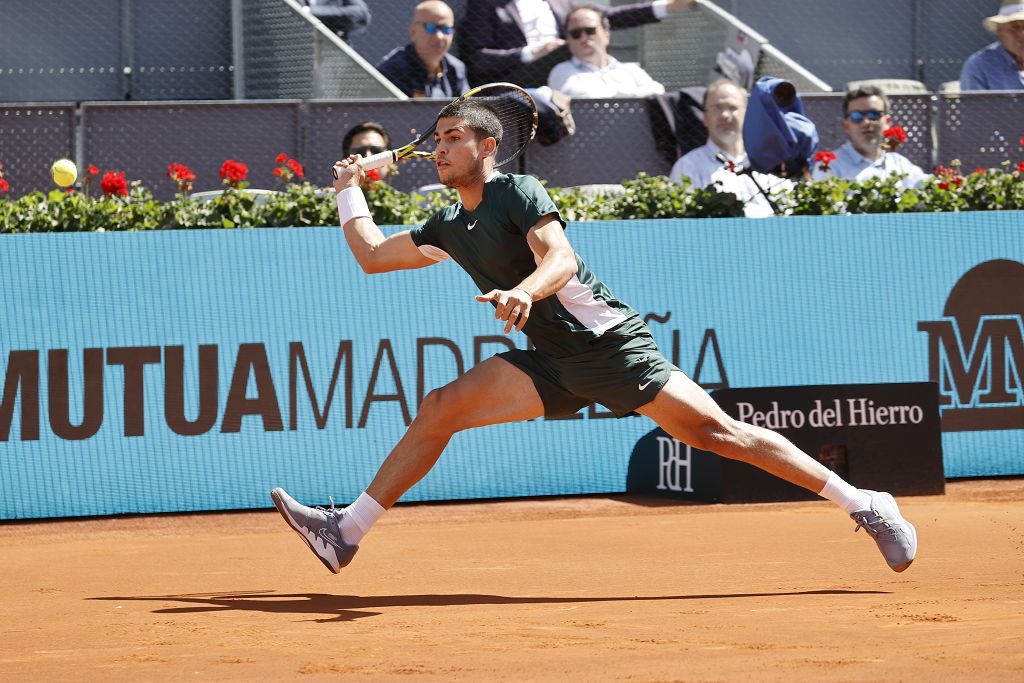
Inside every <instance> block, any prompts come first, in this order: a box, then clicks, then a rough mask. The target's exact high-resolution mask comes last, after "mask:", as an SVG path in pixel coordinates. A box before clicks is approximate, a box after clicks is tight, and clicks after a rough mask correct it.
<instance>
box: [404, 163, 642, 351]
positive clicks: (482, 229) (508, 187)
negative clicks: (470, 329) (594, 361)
mask: <svg viewBox="0 0 1024 683" xmlns="http://www.w3.org/2000/svg"><path fill="white" fill-rule="evenodd" d="M550 214H554V215H555V216H557V217H558V220H559V221H560V222H561V223H562V226H563V227H564V226H565V221H563V220H562V217H561V216H560V215H559V214H558V209H556V208H555V204H554V202H552V201H551V197H549V196H548V193H547V191H546V190H545V189H544V188H543V186H541V184H540V182H538V181H537V179H536V178H534V177H533V176H528V175H513V174H511V173H507V174H499V173H495V174H494V175H492V176H491V177H490V178H489V179H488V180H487V182H486V183H485V184H484V194H483V201H481V202H480V205H479V206H477V207H476V209H475V210H473V211H469V210H468V209H466V207H464V206H463V205H462V202H461V201H459V202H455V203H454V204H451V205H450V206H446V207H445V208H443V209H441V210H440V211H438V212H437V213H435V214H434V215H433V216H431V217H430V218H429V219H428V220H427V222H426V223H424V224H423V225H421V226H419V227H418V228H416V229H414V230H413V231H412V240H413V242H414V243H415V244H416V246H417V247H419V249H420V251H421V252H422V253H423V254H425V255H426V256H428V257H429V258H432V259H434V260H436V261H443V260H446V259H449V258H450V259H452V260H453V261H455V262H456V263H458V264H459V265H460V266H461V267H462V269H463V270H465V271H466V272H467V273H468V274H469V276H470V277H471V278H473V282H475V283H476V286H477V287H479V288H480V292H481V293H483V292H489V291H491V290H492V289H503V290H509V289H512V288H513V287H515V286H516V285H518V284H519V283H520V282H522V281H523V280H524V279H525V278H526V277H527V276H528V275H530V274H531V273H532V272H533V271H534V270H536V269H537V258H536V256H535V255H534V253H533V251H532V250H531V249H530V245H529V243H528V242H527V241H526V233H527V232H529V231H530V228H532V227H533V226H534V225H536V224H537V222H538V221H539V220H540V219H541V218H543V217H544V216H548V215H550ZM576 267H577V272H576V275H574V276H573V277H572V279H570V280H569V282H567V283H566V284H565V286H564V287H562V289H561V290H559V291H558V292H556V293H555V294H554V295H552V296H549V297H546V298H544V299H541V300H540V301H536V302H534V304H533V309H532V311H531V313H530V319H529V320H528V321H527V322H526V326H525V327H524V328H523V331H524V332H525V333H526V334H527V336H529V337H530V339H531V340H532V341H533V345H534V346H535V347H536V348H537V350H538V351H541V352H544V353H546V354H548V355H550V356H553V357H555V358H563V357H566V356H571V355H575V354H577V353H580V352H582V351H585V350H586V349H587V348H588V347H589V346H590V345H591V344H592V342H593V341H594V339H595V338H597V337H599V336H601V335H602V334H604V333H605V332H606V331H608V330H610V329H612V328H613V327H615V326H617V325H619V324H620V323H622V322H623V321H625V320H627V319H628V318H632V317H637V314H636V311H634V310H633V309H632V308H630V307H629V306H628V305H627V304H625V303H623V302H621V301H619V300H618V299H616V298H615V296H614V295H613V294H612V292H611V290H610V289H608V287H607V286H606V285H605V284H604V283H603V282H601V280H599V279H598V278H597V276H596V275H594V273H593V272H591V270H590V269H589V268H587V265H586V264H585V263H584V262H583V259H581V258H580V256H579V254H576Z"/></svg>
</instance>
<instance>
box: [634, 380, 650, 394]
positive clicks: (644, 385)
mask: <svg viewBox="0 0 1024 683" xmlns="http://www.w3.org/2000/svg"><path fill="white" fill-rule="evenodd" d="M653 381H654V380H653V379H649V380H647V381H646V382H644V383H643V384H638V385H637V386H636V388H637V389H639V390H640V391H643V390H644V389H646V388H647V386H648V385H649V384H650V383H651V382H653Z"/></svg>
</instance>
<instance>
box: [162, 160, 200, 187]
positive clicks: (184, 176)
mask: <svg viewBox="0 0 1024 683" xmlns="http://www.w3.org/2000/svg"><path fill="white" fill-rule="evenodd" d="M167 177H168V178H170V179H171V180H176V181H178V182H179V183H180V182H183V181H184V182H192V181H193V180H195V179H196V174H195V173H193V172H192V169H191V168H189V167H188V166H186V165H185V164H178V163H174V164H171V165H169V166H168V167H167Z"/></svg>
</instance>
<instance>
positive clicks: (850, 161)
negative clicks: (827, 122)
mask: <svg viewBox="0 0 1024 683" xmlns="http://www.w3.org/2000/svg"><path fill="white" fill-rule="evenodd" d="M891 125H892V116H890V115H889V98H888V97H886V95H885V93H884V92H883V91H882V89H881V88H878V87H875V86H860V87H857V88H853V89H851V90H849V91H847V93H846V97H844V98H843V131H845V133H846V136H847V137H848V138H849V141H848V142H847V143H846V144H844V145H842V146H841V147H839V148H838V149H836V150H835V154H836V159H835V161H832V162H831V163H830V164H829V167H828V170H827V171H826V170H822V168H821V166H820V165H819V166H816V167H815V168H814V171H813V175H812V177H813V179H814V180H823V179H825V178H827V177H828V176H829V175H833V176H836V177H838V178H848V179H850V180H857V181H864V180H868V179H869V178H888V177H889V176H893V175H902V176H904V177H903V178H902V179H901V180H900V184H901V185H903V187H906V188H908V189H910V188H916V187H920V186H921V183H922V182H924V180H925V179H926V178H927V177H928V176H927V174H926V173H925V172H924V171H922V170H921V168H920V167H918V166H917V165H915V164H914V163H913V162H912V161H911V160H910V159H908V158H906V157H905V156H903V155H902V154H898V153H896V152H888V151H886V150H885V136H884V135H882V133H883V132H884V131H885V129H886V128H888V127H889V126H891Z"/></svg>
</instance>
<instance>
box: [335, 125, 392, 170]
mask: <svg viewBox="0 0 1024 683" xmlns="http://www.w3.org/2000/svg"><path fill="white" fill-rule="evenodd" d="M389 149H391V136H390V135H389V134H388V131H387V129H385V128H384V126H382V125H380V124H379V123H377V122H376V121H363V122H362V123H357V124H356V125H354V126H352V128H350V129H349V131H348V132H347V133H345V137H344V138H343V139H342V141H341V151H342V154H341V158H342V159H347V158H348V157H349V155H350V154H358V155H360V156H362V157H363V158H365V157H368V156H370V155H371V154H379V153H380V152H386V151H387V150H389ZM394 170H395V167H394V166H393V165H388V166H384V167H383V168H378V169H376V171H377V174H378V175H379V176H380V179H381V180H385V179H387V177H388V176H389V175H391V174H392V173H393V172H394ZM368 175H369V174H368Z"/></svg>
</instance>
